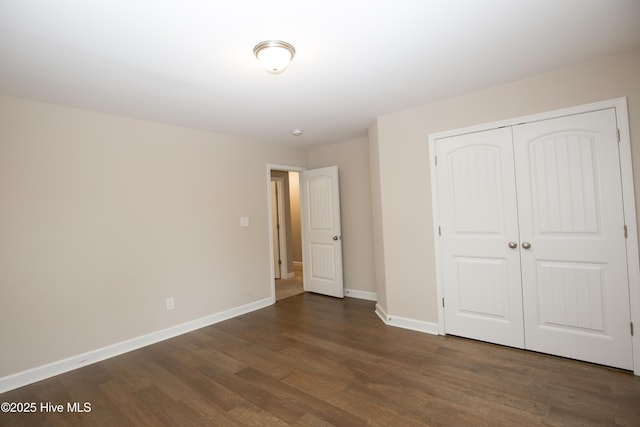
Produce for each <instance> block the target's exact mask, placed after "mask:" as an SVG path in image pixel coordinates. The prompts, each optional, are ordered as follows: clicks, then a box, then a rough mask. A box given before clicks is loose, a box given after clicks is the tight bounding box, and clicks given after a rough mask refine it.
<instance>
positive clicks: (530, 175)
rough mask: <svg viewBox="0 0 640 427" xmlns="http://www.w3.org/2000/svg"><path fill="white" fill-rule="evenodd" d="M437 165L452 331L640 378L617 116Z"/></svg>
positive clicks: (458, 139) (439, 151)
mask: <svg viewBox="0 0 640 427" xmlns="http://www.w3.org/2000/svg"><path fill="white" fill-rule="evenodd" d="M436 155H437V161H438V164H437V166H436V167H437V186H438V209H439V212H438V216H439V218H440V236H439V237H438V239H439V248H438V250H439V255H440V265H441V271H440V274H441V278H442V283H443V295H444V299H443V304H444V322H445V331H446V333H447V334H453V335H459V336H464V337H468V338H474V339H479V340H483V341H488V342H493V343H497V344H503V345H508V346H513V347H519V348H526V349H529V350H534V351H540V352H544V353H550V354H555V355H559V356H564V357H570V358H574V359H579V360H584V361H589V362H595V363H600V364H605V365H608V366H614V367H618V368H623V369H632V368H633V359H632V337H631V333H630V308H629V286H628V276H627V262H626V244H625V227H624V215H623V203H622V186H621V175H620V163H619V152H618V140H617V125H616V117H615V109H613V108H612V109H605V110H600V111H594V112H589V113H583V114H577V115H572V116H566V117H560V118H556V119H549V120H543V121H537V122H531V123H526V124H521V125H517V126H510V127H504V128H499V129H493V130H487V131H482V132H476V133H470V134H465V135H459V136H452V137H447V138H442V139H439V140H438V141H437V142H436Z"/></svg>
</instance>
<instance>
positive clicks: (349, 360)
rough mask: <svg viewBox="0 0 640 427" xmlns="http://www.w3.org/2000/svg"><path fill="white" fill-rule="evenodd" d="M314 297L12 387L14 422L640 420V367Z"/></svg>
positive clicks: (6, 421) (8, 420) (1, 417)
mask: <svg viewBox="0 0 640 427" xmlns="http://www.w3.org/2000/svg"><path fill="white" fill-rule="evenodd" d="M373 310H374V303H372V302H370V301H362V300H356V299H349V298H346V299H345V300H344V301H341V300H337V299H333V298H329V297H323V296H319V295H314V294H309V293H307V294H301V295H297V296H294V297H290V298H287V299H285V300H282V301H280V302H278V303H277V304H275V305H273V306H271V307H267V308H265V309H262V310H259V311H256V312H253V313H250V314H247V315H244V316H240V317H237V318H235V319H231V320H228V321H225V322H222V323H218V324H216V325H213V326H209V327H206V328H203V329H200V330H198V331H195V332H191V333H188V334H185V335H182V336H180V337H177V338H174V339H171V340H167V341H164V342H161V343H158V344H155V345H152V346H149V347H146V348H143V349H140V350H137V351H134V352H131V353H128V354H124V355H122V356H119V357H115V358H112V359H109V360H106V361H103V362H100V363H96V364H94V365H91V366H87V367H84V368H82V369H79V370H76V371H72V372H69V373H66V374H63V375H59V376H57V377H54V378H50V379H48V380H44V381H41V382H39V383H36V384H32V385H29V386H26V387H23V388H20V389H17V390H13V391H10V392H7V393H4V394H2V395H0V402H36V403H37V404H38V405H40V404H41V403H46V402H51V403H53V404H58V403H62V404H64V405H65V409H66V404H67V402H82V403H84V402H89V403H90V404H91V408H90V409H91V412H84V413H69V412H67V411H66V410H65V413H49V414H47V413H43V412H40V411H38V412H36V413H33V414H7V413H3V414H0V425H3V426H22V425H29V426H30V425H34V426H39V425H43V426H44V425H46V426H68V425H96V426H102V425H104V426H133V425H136V426H137V425H143V426H144V425H150V426H164V425H167V426H173V425H175V426H198V425H203V426H227V425H229V426H236V425H254V426H278V425H299V426H303V425H306V426H328V425H335V426H359V425H368V424H370V425H381V426H414V425H440V426H465V425H468V426H499V425H505V426H534V425H557V426H560V425H562V426H591V425H593V426H596V425H597V426H602V425H628V426H639V425H640V379H639V378H637V377H634V376H633V375H632V374H631V373H629V372H623V371H618V370H615V369H608V368H606V367H602V366H597V365H591V364H588V363H581V362H576V361H572V360H566V359H562V358H558V357H553V356H547V355H542V354H537V353H532V352H526V351H520V350H516V349H511V348H506V347H501V346H496V345H492V344H486V343H481V342H476V341H472V340H466V339H462V338H456V337H451V336H447V337H437V336H431V335H426V334H422V333H418V332H412V331H408V330H403V329H398V328H393V327H388V326H385V325H384V324H383V323H382V322H381V321H380V320H379V319H378V318H377V317H376V316H375V314H374V312H373Z"/></svg>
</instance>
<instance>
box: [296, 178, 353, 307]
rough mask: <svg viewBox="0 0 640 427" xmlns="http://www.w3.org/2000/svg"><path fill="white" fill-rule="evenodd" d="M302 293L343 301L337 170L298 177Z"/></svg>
mask: <svg viewBox="0 0 640 427" xmlns="http://www.w3.org/2000/svg"><path fill="white" fill-rule="evenodd" d="M300 214H301V218H300V220H301V227H302V264H303V265H304V268H303V283H304V290H305V291H310V292H316V293H319V294H324V295H330V296H334V297H338V298H343V297H344V290H343V278H342V232H341V227H340V191H339V184H338V167H337V166H330V167H326V168H321V169H312V170H307V171H304V172H301V173H300Z"/></svg>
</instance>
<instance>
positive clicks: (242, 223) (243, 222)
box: [240, 216, 249, 227]
mask: <svg viewBox="0 0 640 427" xmlns="http://www.w3.org/2000/svg"><path fill="white" fill-rule="evenodd" d="M248 226H249V217H248V216H241V217H240V227H248Z"/></svg>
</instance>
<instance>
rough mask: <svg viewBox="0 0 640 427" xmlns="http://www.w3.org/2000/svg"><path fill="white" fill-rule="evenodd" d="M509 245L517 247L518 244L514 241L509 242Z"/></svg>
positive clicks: (513, 247)
mask: <svg viewBox="0 0 640 427" xmlns="http://www.w3.org/2000/svg"><path fill="white" fill-rule="evenodd" d="M509 247H510V248H511V249H515V248H517V247H518V244H517V243H516V242H509Z"/></svg>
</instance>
